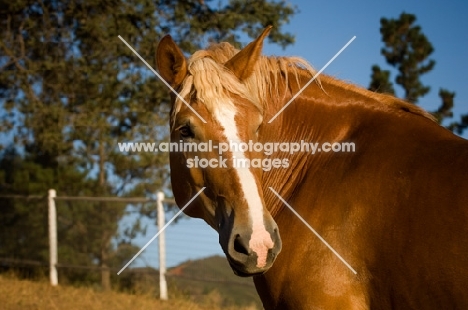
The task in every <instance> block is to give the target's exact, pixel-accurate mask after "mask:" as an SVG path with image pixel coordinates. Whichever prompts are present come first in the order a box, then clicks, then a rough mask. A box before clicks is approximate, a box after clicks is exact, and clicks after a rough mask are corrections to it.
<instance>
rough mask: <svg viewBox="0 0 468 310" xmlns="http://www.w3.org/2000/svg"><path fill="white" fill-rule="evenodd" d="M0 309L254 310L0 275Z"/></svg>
mask: <svg viewBox="0 0 468 310" xmlns="http://www.w3.org/2000/svg"><path fill="white" fill-rule="evenodd" d="M0 308H1V309H4V310H42V309H47V310H49V309H50V310H54V309H65V310H78V309H80V310H82V309H84V310H94V309H96V310H98V309H99V310H111V309H112V310H124V309H125V310H127V309H132V310H138V309H145V310H146V309H158V310H159V309H160V310H169V309H185V310H202V309H210V310H221V309H223V310H227V309H232V310H234V309H236V310H240V309H244V310H251V309H256V308H255V307H247V308H239V307H236V308H226V307H222V308H220V307H218V306H216V305H214V304H206V305H203V306H200V305H198V304H195V303H193V302H191V301H188V300H184V299H173V300H169V301H165V302H163V301H160V300H158V299H156V298H155V297H154V296H150V295H129V294H123V293H117V292H99V291H96V290H93V289H91V288H76V287H67V286H57V287H52V286H50V284H48V283H47V282H46V281H39V282H33V281H26V280H18V279H16V278H14V277H12V276H6V275H0Z"/></svg>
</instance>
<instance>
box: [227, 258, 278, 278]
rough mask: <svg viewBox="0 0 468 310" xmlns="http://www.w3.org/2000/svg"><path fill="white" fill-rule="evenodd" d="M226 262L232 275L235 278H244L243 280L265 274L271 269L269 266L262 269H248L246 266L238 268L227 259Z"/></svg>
mask: <svg viewBox="0 0 468 310" xmlns="http://www.w3.org/2000/svg"><path fill="white" fill-rule="evenodd" d="M228 262H229V265H230V266H231V269H232V271H233V272H234V274H235V275H236V276H239V277H244V278H247V277H253V276H259V275H262V274H264V273H265V272H267V271H268V270H269V269H270V267H271V266H268V267H264V268H258V267H254V268H249V267H246V266H239V265H236V264H233V263H232V262H231V261H230V260H229V259H228Z"/></svg>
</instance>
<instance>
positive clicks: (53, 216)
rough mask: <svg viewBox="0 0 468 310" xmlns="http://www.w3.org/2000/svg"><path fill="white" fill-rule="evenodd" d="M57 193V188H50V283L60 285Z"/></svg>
mask: <svg viewBox="0 0 468 310" xmlns="http://www.w3.org/2000/svg"><path fill="white" fill-rule="evenodd" d="M56 196H57V193H56V192H55V189H49V193H48V199H47V200H48V205H49V270H50V272H49V274H50V284H51V285H52V286H55V285H58V275H57V261H58V259H57V210H56V209H55V197H56Z"/></svg>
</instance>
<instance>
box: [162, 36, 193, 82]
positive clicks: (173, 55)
mask: <svg viewBox="0 0 468 310" xmlns="http://www.w3.org/2000/svg"><path fill="white" fill-rule="evenodd" d="M156 65H157V68H158V71H159V73H160V74H161V76H162V78H163V79H164V80H165V81H166V82H168V83H169V84H170V85H171V86H172V87H177V86H179V85H180V84H181V83H182V81H183V80H184V78H185V76H186V75H187V62H186V61H185V57H184V54H183V53H182V51H181V50H180V48H179V47H178V46H177V44H175V42H174V40H172V37H171V36H170V35H165V36H164V37H163V38H162V39H161V41H159V44H158V48H157V50H156Z"/></svg>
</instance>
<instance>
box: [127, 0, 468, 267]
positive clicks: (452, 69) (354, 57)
mask: <svg viewBox="0 0 468 310" xmlns="http://www.w3.org/2000/svg"><path fill="white" fill-rule="evenodd" d="M290 3H292V4H293V5H296V6H297V7H298V9H299V10H300V12H299V13H297V14H296V15H295V16H294V17H293V18H292V19H291V22H290V23H289V24H288V25H286V26H285V27H284V30H286V31H288V32H291V33H292V34H294V35H295V36H296V42H295V44H294V45H292V46H290V47H288V48H286V50H283V49H282V48H281V47H279V46H275V45H273V44H269V43H267V44H266V45H265V47H264V53H265V54H267V55H283V56H300V57H303V58H305V59H306V60H308V61H309V62H310V63H311V64H312V65H313V66H314V67H315V68H316V69H317V70H319V69H321V68H322V66H324V65H325V64H326V63H327V62H328V61H329V60H330V58H332V57H333V55H335V53H336V52H338V51H339V50H340V49H341V48H342V47H343V46H344V45H345V44H346V42H348V41H349V40H350V39H351V38H352V37H353V36H356V37H357V38H356V39H355V40H354V41H353V43H351V45H350V46H349V47H348V48H347V49H346V50H345V51H344V52H343V53H342V54H341V55H340V56H338V58H337V59H336V60H335V61H334V62H333V63H332V64H331V65H330V66H329V67H328V68H327V69H326V70H325V71H324V73H326V74H329V75H333V76H335V77H337V78H340V79H344V80H347V81H350V82H352V83H355V84H358V85H361V86H363V87H367V86H368V84H369V81H370V73H371V66H372V65H373V64H378V65H380V66H381V68H383V69H390V67H389V66H388V65H387V64H386V63H385V60H384V58H383V57H382V56H381V55H380V49H381V48H382V46H383V45H382V43H381V37H380V32H379V28H380V18H381V17H386V18H397V17H398V16H399V15H400V14H401V13H402V12H406V13H411V14H415V15H416V17H417V21H416V23H417V24H418V25H420V26H421V28H422V31H423V32H424V33H425V35H426V36H427V37H428V39H429V41H430V42H431V43H432V45H433V46H434V49H435V52H434V53H433V54H432V58H433V59H435V60H436V65H435V68H434V70H432V71H431V72H430V73H428V74H426V76H424V78H422V81H423V83H424V84H426V85H430V86H431V87H432V88H431V91H430V93H429V94H428V95H426V96H425V97H423V98H421V99H420V101H419V103H420V105H421V106H422V107H424V108H426V109H427V110H430V111H432V110H435V109H436V108H437V107H438V106H439V104H440V99H439V97H438V91H439V88H441V87H442V88H446V89H448V90H450V91H455V92H456V96H455V109H454V111H455V115H456V117H459V115H460V113H468V83H467V81H468V79H467V77H466V76H467V72H468V60H467V56H468V18H467V17H466V16H467V13H468V1H466V0H463V1H462V0H457V1H450V0H449V1H440V0H439V1H435V0H428V1H427V0H426V1H420V0H419V1H416V0H409V1H408V0H407V1H400V0H398V1H378V0H374V1H370V0H367V1H290ZM395 75H396V73H395V72H392V77H395ZM395 88H396V89H397V94H398V95H401V94H402V92H401V91H400V92H398V90H399V88H398V86H396V87H395ZM456 119H458V118H456ZM464 136H465V137H468V135H467V134H466V133H465V135H464ZM149 224H150V225H149V229H148V233H147V236H146V237H145V238H139V239H138V240H136V244H138V245H140V246H143V245H144V244H145V243H146V241H147V240H149V239H151V237H152V236H153V235H154V234H155V233H156V232H157V228H156V227H155V226H154V225H153V224H151V223H149ZM166 240H167V241H166V244H167V246H168V249H167V263H168V265H169V266H174V265H176V264H178V263H180V262H182V261H185V260H188V259H196V258H200V257H206V256H209V255H213V254H220V255H222V251H221V248H220V246H219V244H218V237H217V234H216V233H215V232H214V230H212V229H211V228H210V227H208V225H207V224H205V223H204V222H203V221H201V220H197V219H190V220H187V219H184V220H182V221H180V222H179V223H177V224H174V225H171V226H170V227H169V228H168V229H167V230H166ZM146 264H150V265H152V266H158V255H157V242H156V241H155V242H154V243H153V244H152V245H150V246H149V247H148V248H147V249H146V250H145V252H144V253H143V254H142V257H141V258H140V259H138V260H137V261H136V264H135V265H140V266H141V265H146Z"/></svg>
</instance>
